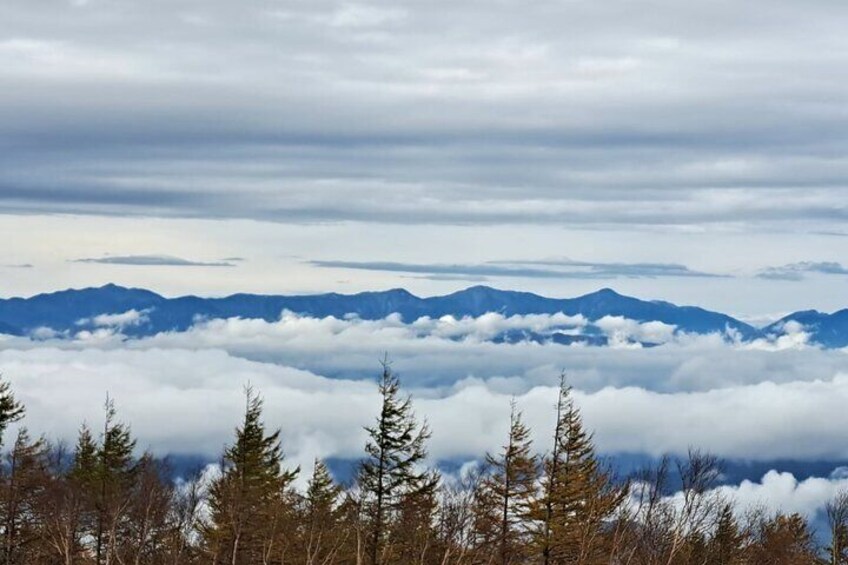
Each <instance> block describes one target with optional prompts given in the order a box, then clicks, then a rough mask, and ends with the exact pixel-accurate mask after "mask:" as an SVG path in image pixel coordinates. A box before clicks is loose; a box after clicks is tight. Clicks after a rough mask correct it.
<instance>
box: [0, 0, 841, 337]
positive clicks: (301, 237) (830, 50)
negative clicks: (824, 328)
mask: <svg viewBox="0 0 848 565" xmlns="http://www.w3.org/2000/svg"><path fill="white" fill-rule="evenodd" d="M846 25H848V12H846V11H845V10H844V6H842V4H841V3H840V2H836V1H831V0H819V1H816V2H808V3H805V4H804V5H801V4H799V3H797V2H789V1H786V0H778V1H771V2H765V1H764V0H753V1H751V2H745V3H744V4H740V3H738V2H729V1H724V0H720V1H709V2H707V1H701V0H698V1H694V2H685V3H681V2H674V1H672V0H651V1H635V2H634V1H632V0H605V1H603V2H596V1H588V0H586V1H583V0H556V1H553V0H541V1H539V2H533V3H532V4H530V5H528V4H527V3H526V2H519V1H517V0H515V1H513V0H497V1H494V2H492V1H486V2H482V1H477V0H460V1H452V2H442V1H439V0H437V1H432V0H428V1H426V2H424V1H419V0H409V1H405V2H396V1H393V2H389V1H381V0H377V1H363V2H338V1H327V0H310V1H303V0H274V1H269V2H253V1H250V2H238V3H234V2H228V1H223V0H207V1H202V2H201V1H198V0H168V1H167V2H165V1H156V0H152V1H148V2H139V1H136V0H45V2H39V3H33V2H30V1H27V0H6V1H4V2H3V3H2V5H0V237H2V239H3V241H6V242H13V244H11V245H10V244H7V245H4V246H3V249H2V250H0V281H2V282H0V295H2V296H13V295H31V294H35V293H37V292H44V291H50V290H57V289H60V288H66V287H69V286H73V287H82V286H91V285H100V284H104V283H106V282H116V283H120V284H125V285H131V286H143V287H148V288H151V289H153V290H156V291H159V292H161V293H163V294H166V295H177V294H185V293H195V294H207V295H220V294H227V293H232V292H241V291H246V292H265V293H269V292H273V293H310V292H328V291H335V292H356V291H361V290H375V289H384V288H393V287H405V288H408V289H409V290H411V291H413V292H415V293H417V294H421V295H432V294H442V293H446V292H450V291H453V290H456V289H458V288H462V287H466V286H470V285H472V284H490V285H492V286H497V287H500V288H510V289H522V290H532V291H536V292H539V293H542V294H546V295H549V296H563V297H564V296H574V295H577V294H582V293H586V292H590V291H593V290H596V289H598V288H601V287H604V286H609V287H613V288H616V289H617V290H619V291H620V292H623V293H627V294H633V295H636V296H640V297H643V298H661V299H666V300H671V301H674V302H679V303H687V304H698V305H703V306H706V307H709V308H712V309H717V310H722V311H725V312H728V313H730V314H733V315H737V316H740V317H743V318H745V319H750V320H753V321H759V320H767V319H773V318H774V317H776V316H778V315H780V314H784V313H786V312H789V311H792V310H798V309H807V308H818V309H821V310H826V311H832V310H836V309H839V308H842V307H844V306H845V305H846V300H845V295H846V293H845V292H844V289H845V287H846V284H848V246H846V245H845V243H846V241H848V239H846V237H848V223H846V220H848V197H846V196H848V195H846V187H845V182H846V179H848V159H846V149H848V136H846V133H845V132H846V131H848V128H846V125H848V124H846V122H848V113H846V110H845V105H844V100H845V99H846V95H848V92H846V89H848V85H846V83H845V81H844V80H842V79H841V77H843V76H845V74H846V73H848V37H846V35H845V34H844V29H845V27H846Z"/></svg>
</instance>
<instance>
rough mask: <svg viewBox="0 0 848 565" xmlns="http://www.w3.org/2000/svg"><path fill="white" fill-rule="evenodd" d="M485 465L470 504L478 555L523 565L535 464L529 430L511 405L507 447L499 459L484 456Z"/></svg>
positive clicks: (535, 472)
mask: <svg viewBox="0 0 848 565" xmlns="http://www.w3.org/2000/svg"><path fill="white" fill-rule="evenodd" d="M486 465H487V468H488V474H487V475H486V476H485V477H484V478H483V481H482V484H481V488H480V490H479V492H478V495H477V497H476V500H475V503H474V504H475V530H476V532H477V536H478V538H479V539H478V541H479V543H480V546H481V547H482V548H483V551H482V552H481V555H485V554H487V553H488V555H489V557H488V559H485V562H487V563H488V562H497V563H501V564H502V565H511V564H516V563H523V562H524V561H525V560H526V559H527V555H528V552H529V540H528V530H529V523H528V520H529V518H530V516H531V512H532V507H533V501H534V499H535V496H536V491H537V489H536V487H537V485H536V480H537V478H538V467H539V464H538V458H537V457H536V456H535V455H533V454H532V445H531V440H530V430H529V429H528V428H527V426H525V425H524V423H523V422H522V420H521V413H520V412H518V411H517V410H516V407H515V402H513V403H512V409H511V412H510V427H509V438H508V441H507V444H506V445H505V446H504V448H503V451H502V452H501V454H500V455H499V456H497V457H495V456H493V455H491V454H487V455H486ZM485 548H488V551H486V549H485Z"/></svg>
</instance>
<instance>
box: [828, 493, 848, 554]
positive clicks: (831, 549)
mask: <svg viewBox="0 0 848 565" xmlns="http://www.w3.org/2000/svg"><path fill="white" fill-rule="evenodd" d="M825 515H826V516H827V525H828V530H829V533H830V545H828V547H827V559H826V562H827V563H828V565H846V564H848V491H845V490H842V491H840V492H838V493H837V494H836V496H835V497H834V498H833V500H831V501H830V502H828V503H827V505H826V506H825Z"/></svg>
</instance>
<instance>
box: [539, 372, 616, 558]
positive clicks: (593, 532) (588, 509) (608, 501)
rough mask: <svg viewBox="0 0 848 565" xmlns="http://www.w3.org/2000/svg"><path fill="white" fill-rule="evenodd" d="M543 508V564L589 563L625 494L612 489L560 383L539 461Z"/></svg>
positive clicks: (599, 551) (597, 555)
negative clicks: (550, 442)
mask: <svg viewBox="0 0 848 565" xmlns="http://www.w3.org/2000/svg"><path fill="white" fill-rule="evenodd" d="M544 468H545V480H544V481H543V484H544V492H543V496H542V498H541V501H540V502H542V504H541V506H542V507H543V508H542V509H540V508H539V506H540V505H539V504H537V505H536V510H535V512H534V514H535V515H536V516H539V517H543V527H542V535H541V537H542V540H541V544H540V545H541V546H542V556H543V562H544V563H575V564H587V563H595V562H598V561H599V560H601V559H602V556H603V555H604V548H603V541H604V535H603V534H604V528H605V525H606V521H607V520H609V519H610V518H611V516H612V515H613V513H614V512H615V511H616V509H617V508H618V507H619V505H620V504H621V503H622V501H623V499H624V496H625V494H626V490H625V489H624V488H622V487H617V486H615V485H614V484H613V483H612V481H611V480H610V477H609V475H608V473H606V472H605V471H604V470H603V469H601V467H600V464H599V462H598V459H597V457H596V456H595V450H594V446H593V444H592V437H591V435H590V434H588V433H587V432H586V430H585V429H584V428H583V422H582V418H581V416H580V412H579V410H578V409H577V407H576V406H575V405H574V401H573V399H572V398H571V388H570V387H569V386H567V385H566V383H565V379H564V377H563V379H562V380H561V383H560V391H559V400H558V402H557V424H556V427H555V432H554V447H553V451H552V453H551V455H550V456H549V457H548V458H547V459H546V460H545V464H544Z"/></svg>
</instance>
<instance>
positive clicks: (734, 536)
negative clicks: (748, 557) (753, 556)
mask: <svg viewBox="0 0 848 565" xmlns="http://www.w3.org/2000/svg"><path fill="white" fill-rule="evenodd" d="M744 540H745V536H744V535H743V534H742V532H740V531H739V525H738V523H737V522H736V518H734V516H733V507H732V506H731V505H730V504H725V505H724V506H723V507H722V509H721V512H720V513H719V516H718V523H717V524H716V529H715V533H714V534H713V536H712V538H711V539H710V541H709V543H708V544H707V555H706V559H705V560H704V563H705V564H706V565H737V564H739V563H741V562H742V561H741V560H742V555H743V552H744V547H743V543H744Z"/></svg>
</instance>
